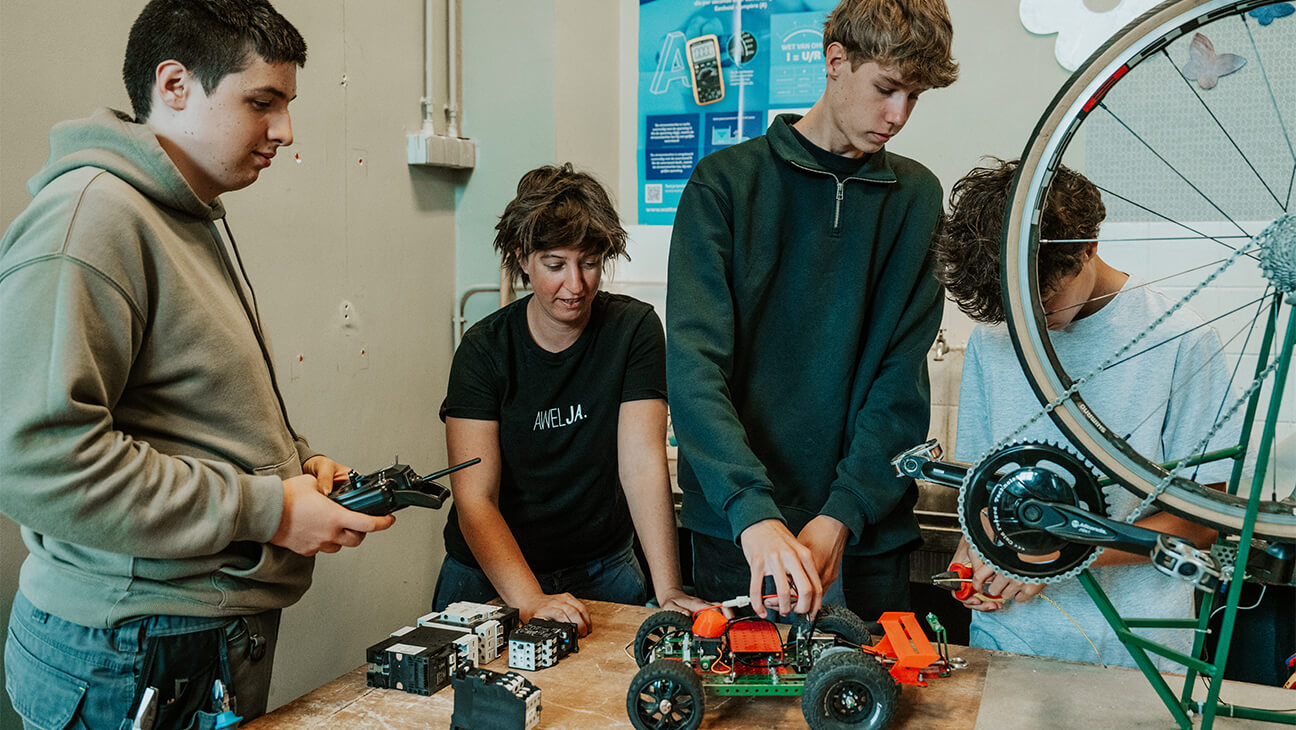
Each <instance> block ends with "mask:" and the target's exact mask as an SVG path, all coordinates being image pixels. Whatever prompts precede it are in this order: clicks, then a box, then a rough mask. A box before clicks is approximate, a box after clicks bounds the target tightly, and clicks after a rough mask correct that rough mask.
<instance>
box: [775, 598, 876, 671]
mask: <svg viewBox="0 0 1296 730" xmlns="http://www.w3.org/2000/svg"><path fill="white" fill-rule="evenodd" d="M812 631H817V632H821V633H825V634H831V635H833V636H835V637H837V645H838V646H841V645H847V646H852V647H854V646H872V645H873V635H872V634H871V633H869V630H868V624H867V623H865V622H864V620H863V619H861V618H860V617H859V616H856V615H855V613H854V612H853V611H851V610H850V609H848V608H846V607H845V606H824V607H822V608H820V609H819V614H818V616H816V617H815V621H814V625H813V626H812V625H811V624H810V622H809V621H807V620H806V617H805V616H804V615H802V614H797V616H796V619H795V620H794V621H793V623H792V632H791V634H790V635H789V637H788V638H789V640H790V641H791V642H792V643H793V644H795V646H796V653H797V656H798V657H801V661H799V664H800V665H801V668H802V670H803V671H804V670H809V668H810V667H811V666H813V664H814V662H815V661H816V660H818V658H819V656H820V655H821V654H822V653H823V652H824V651H825V650H827V649H829V648H831V647H826V646H823V645H814V646H811V644H810V635H811V632H812Z"/></svg>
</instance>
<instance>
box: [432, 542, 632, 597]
mask: <svg viewBox="0 0 1296 730" xmlns="http://www.w3.org/2000/svg"><path fill="white" fill-rule="evenodd" d="M536 580H537V581H539V583H540V590H542V591H544V592H545V593H547V594H554V593H570V594H572V595H573V596H576V597H577V598H584V599H587V600H591V601H607V602H609V603H627V604H631V605H636V606H642V605H643V604H644V603H645V602H647V600H648V590H647V588H646V587H645V586H646V581H645V580H644V574H643V569H642V568H640V567H639V559H638V558H636V557H635V554H634V548H633V547H631V546H629V545H627V546H626V547H625V548H624V549H623V550H618V551H617V552H614V553H611V554H609V555H605V556H604V557H601V558H596V559H594V560H591V561H589V562H588V563H585V564H584V565H577V566H574V567H571V568H561V569H559V570H555V571H551V572H548V573H537V574H536ZM498 594H499V591H496V590H495V586H493V585H491V582H490V578H488V577H486V573H485V572H483V571H482V570H481V569H480V568H474V567H473V566H471V565H465V564H464V563H461V562H459V561H458V560H455V559H454V558H452V557H450V556H449V555H447V556H446V557H445V560H444V561H442V563H441V574H440V575H439V576H437V584H436V593H435V594H434V595H433V597H432V610H433V611H444V610H445V609H446V606H449V605H450V604H452V603H455V602H456V601H471V602H473V603H484V602H486V601H489V600H491V599H493V598H495V597H496V596H497V595H498Z"/></svg>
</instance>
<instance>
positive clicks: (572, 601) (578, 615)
mask: <svg viewBox="0 0 1296 730" xmlns="http://www.w3.org/2000/svg"><path fill="white" fill-rule="evenodd" d="M518 613H519V614H520V616H519V618H521V619H522V623H526V622H527V621H530V620H531V619H532V618H533V617H537V616H538V617H540V618H547V619H549V620H550V621H566V622H567V623H573V624H576V633H577V635H579V636H585V635H587V634H588V633H589V632H590V629H592V628H593V627H594V624H593V622H591V621H590V614H589V609H588V608H586V607H585V604H584V603H581V601H580V599H578V598H576V597H575V596H573V595H572V594H570V593H555V594H553V595H543V594H542V595H541V596H540V597H539V598H537V599H536V600H535V601H530V602H528V605H525V606H519V607H518Z"/></svg>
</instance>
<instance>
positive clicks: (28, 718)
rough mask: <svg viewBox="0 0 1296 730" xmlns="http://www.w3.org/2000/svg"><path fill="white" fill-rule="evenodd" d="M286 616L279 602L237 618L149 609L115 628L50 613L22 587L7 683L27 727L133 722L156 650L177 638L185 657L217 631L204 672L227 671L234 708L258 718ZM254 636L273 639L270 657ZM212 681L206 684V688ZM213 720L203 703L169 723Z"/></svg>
mask: <svg viewBox="0 0 1296 730" xmlns="http://www.w3.org/2000/svg"><path fill="white" fill-rule="evenodd" d="M279 615H280V611H278V610H275V611H266V612H263V613H259V614H255V615H252V616H246V617H236V618H229V617H224V618H196V617H191V616H151V617H149V618H144V619H138V620H135V621H131V622H129V623H127V624H124V625H122V626H120V627H118V628H114V629H95V628H90V627H87V626H81V625H80V624H74V623H70V622H68V621H64V620H63V619H61V618H59V617H57V616H54V615H53V614H49V613H46V612H44V611H42V610H40V609H39V608H36V607H35V606H33V605H32V604H31V602H30V601H28V600H27V597H26V596H24V595H23V594H22V592H21V591H19V592H18V594H17V595H15V596H14V602H13V611H12V613H11V614H10V617H9V637H8V640H7V641H6V642H5V689H6V690H7V691H8V692H9V698H10V700H11V701H12V702H13V706H14V709H15V710H17V711H18V714H19V715H21V716H22V718H23V722H24V725H25V727H26V728H28V730H45V729H46V728H50V729H53V730H61V729H62V728H76V729H77V730H81V729H82V728H85V729H87V730H89V729H94V730H100V729H102V728H106V729H108V730H112V729H113V728H130V726H131V721H132V719H133V718H132V717H131V715H132V711H133V710H134V706H135V702H136V699H137V698H138V697H139V695H140V693H141V692H142V691H143V689H144V687H142V686H139V682H140V679H139V678H140V676H141V675H142V674H143V673H144V672H145V671H146V670H147V667H148V665H149V664H150V662H152V661H153V659H152V658H151V657H154V656H157V653H156V650H157V648H158V647H162V646H169V647H170V648H171V649H172V655H173V656H175V655H179V656H184V655H185V654H186V651H185V649H186V644H185V642H186V641H188V640H190V639H194V640H195V641H196V637H198V636H200V635H202V633H203V632H211V631H213V630H214V631H219V632H220V634H219V635H218V636H213V635H212V634H210V633H207V634H206V636H207V637H208V638H211V639H212V640H213V642H214V646H215V647H216V649H217V651H216V652H215V656H209V657H201V658H200V659H201V661H202V662H203V663H205V664H206V666H204V667H203V671H205V672H206V671H210V672H211V673H212V674H211V676H216V677H219V678H220V679H221V681H222V682H223V683H224V684H225V686H226V688H227V692H228V693H229V695H231V697H232V698H234V701H233V702H232V703H231V708H232V709H234V710H235V711H236V712H238V713H239V714H240V715H242V716H243V717H244V719H250V718H252V717H255V716H257V715H260V714H263V713H264V712H265V707H266V698H267V693H268V690H269V687H270V669H271V666H272V665H273V663H274V644H275V640H276V639H277V638H278V633H279ZM254 642H255V643H256V644H257V645H258V646H264V647H265V653H264V655H262V654H260V651H259V649H258V651H256V652H253V651H252V650H251V646H250V644H252V643H254ZM151 650H155V651H154V653H152V654H151ZM254 656H255V657H257V658H255V659H254V658H253V657H254ZM195 676H196V675H195ZM203 676H204V677H205V676H207V675H206V674H204V675H203ZM165 678H166V679H169V680H170V679H179V680H181V681H184V679H187V678H181V677H172V676H170V675H168V676H166V677H165ZM209 682H210V680H207V681H206V682H204V683H206V684H207V685H208V686H205V687H202V688H200V690H201V691H202V692H204V693H206V694H207V695H208V696H210V693H211V686H210V683H209ZM158 684H163V683H158ZM172 691H174V690H172ZM208 709H216V708H214V707H209V708H208ZM215 718H216V714H215V713H213V712H206V711H200V712H198V713H197V714H196V715H194V717H193V722H192V724H189V721H188V719H187V718H186V719H184V720H182V721H180V722H179V724H175V723H172V722H168V723H167V724H168V725H170V726H174V727H180V728H185V727H193V728H211V727H214V724H215ZM159 730H161V728H160V725H159Z"/></svg>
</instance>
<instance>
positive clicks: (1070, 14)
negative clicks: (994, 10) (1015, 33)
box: [1021, 0, 1161, 71]
mask: <svg viewBox="0 0 1296 730" xmlns="http://www.w3.org/2000/svg"><path fill="white" fill-rule="evenodd" d="M1160 1H1161V0H1120V2H1119V3H1118V4H1117V5H1116V7H1114V8H1112V9H1110V10H1106V11H1101V12H1100V11H1096V10H1090V9H1089V7H1088V6H1087V5H1085V0H1021V21H1022V25H1023V26H1025V28H1026V30H1028V31H1030V32H1032V33H1035V34H1036V35H1052V34H1053V33H1057V42H1056V43H1055V44H1054V46H1053V54H1054V55H1055V56H1057V60H1058V63H1060V64H1062V67H1063V68H1065V69H1067V70H1068V71H1074V70H1076V69H1077V68H1079V67H1080V64H1082V63H1084V61H1085V59H1086V58H1089V55H1090V54H1092V53H1093V52H1094V51H1096V50H1098V47H1099V46H1101V45H1102V44H1103V42H1104V41H1106V40H1107V39H1108V38H1111V37H1112V36H1113V35H1115V33H1116V31H1118V30H1120V29H1121V28H1123V27H1125V24H1126V23H1129V22H1130V21H1131V20H1133V19H1135V18H1137V17H1138V16H1139V15H1141V14H1142V13H1143V12H1144V11H1146V10H1148V9H1149V8H1151V7H1152V6H1154V5H1156V4H1157V3H1158V2H1160Z"/></svg>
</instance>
